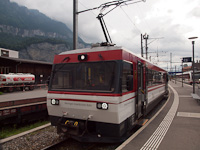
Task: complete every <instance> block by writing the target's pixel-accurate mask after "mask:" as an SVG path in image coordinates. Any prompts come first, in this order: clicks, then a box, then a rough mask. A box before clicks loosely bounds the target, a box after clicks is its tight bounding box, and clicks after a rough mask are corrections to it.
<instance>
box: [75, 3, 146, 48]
mask: <svg viewBox="0 0 200 150" xmlns="http://www.w3.org/2000/svg"><path fill="white" fill-rule="evenodd" d="M133 1H134V0H119V1H112V2H107V3H104V4H101V5H100V6H98V7H94V8H91V9H88V7H86V6H85V5H84V4H83V3H82V2H80V1H79V3H80V4H81V5H82V6H83V7H84V8H86V10H83V11H79V12H77V14H79V13H83V12H86V11H91V12H92V14H93V15H96V14H95V13H94V12H93V10H95V9H101V12H103V11H104V10H105V9H106V8H108V7H110V6H115V7H114V8H112V9H111V10H109V11H107V12H106V13H104V14H103V16H105V15H106V14H108V13H109V12H111V11H112V10H114V9H116V8H117V7H118V6H126V5H129V4H134V3H139V2H142V1H143V2H145V0H138V1H135V2H133ZM122 10H123V9H122ZM123 11H124V10H123ZM124 14H125V15H126V16H127V17H128V19H129V20H130V21H131V23H132V24H133V25H134V26H135V27H136V29H137V31H138V32H139V33H141V31H140V29H138V27H137V26H136V25H135V23H134V22H133V21H132V20H131V19H130V17H129V16H128V14H127V13H126V12H125V11H124ZM109 26H110V25H109ZM110 27H111V28H113V27H112V26H110ZM119 34H121V33H119ZM121 35H122V36H123V37H126V36H124V35H123V34H121ZM136 37H137V36H136ZM134 38H135V37H134ZM127 40H130V39H127ZM131 42H132V41H131ZM134 45H136V46H138V47H139V45H138V44H134Z"/></svg>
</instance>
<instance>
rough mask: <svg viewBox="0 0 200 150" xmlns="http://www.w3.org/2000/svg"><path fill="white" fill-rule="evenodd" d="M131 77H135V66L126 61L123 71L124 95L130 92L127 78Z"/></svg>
mask: <svg viewBox="0 0 200 150" xmlns="http://www.w3.org/2000/svg"><path fill="white" fill-rule="evenodd" d="M129 75H133V64H132V63H131V62H125V61H124V62H123V70H122V93H124V92H128V91H129V89H128V87H127V78H128V76H129Z"/></svg>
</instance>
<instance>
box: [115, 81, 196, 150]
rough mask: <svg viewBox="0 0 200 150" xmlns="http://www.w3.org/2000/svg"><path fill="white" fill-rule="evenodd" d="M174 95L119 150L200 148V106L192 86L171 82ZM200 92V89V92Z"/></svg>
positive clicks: (171, 93) (171, 94)
mask: <svg viewBox="0 0 200 150" xmlns="http://www.w3.org/2000/svg"><path fill="white" fill-rule="evenodd" d="M169 83H170V84H169V87H170V93H169V95H170V97H169V99H168V100H167V102H166V103H165V104H164V106H163V108H162V109H161V110H160V112H159V113H158V114H157V116H155V117H154V116H153V118H154V119H153V120H151V118H150V119H149V121H148V122H147V125H144V126H142V127H141V128H140V132H138V133H137V134H133V135H132V136H131V137H130V138H129V139H127V140H126V141H125V142H124V143H122V144H121V145H120V146H119V147H118V148H116V150H130V149H135V150H145V149H151V150H152V149H154V150H168V149H173V150H175V149H182V150H183V149H184V150H186V149H192V150H199V148H200V142H199V139H200V134H199V133H200V128H199V125H200V105H199V104H198V103H197V102H196V99H194V98H195V97H194V98H193V97H192V96H191V93H192V92H193V88H192V86H191V85H186V84H184V87H182V84H181V83H180V82H177V83H176V84H175V83H174V82H171V81H170V82H169ZM195 96H199V95H198V91H196V95H195ZM196 98H199V97H196Z"/></svg>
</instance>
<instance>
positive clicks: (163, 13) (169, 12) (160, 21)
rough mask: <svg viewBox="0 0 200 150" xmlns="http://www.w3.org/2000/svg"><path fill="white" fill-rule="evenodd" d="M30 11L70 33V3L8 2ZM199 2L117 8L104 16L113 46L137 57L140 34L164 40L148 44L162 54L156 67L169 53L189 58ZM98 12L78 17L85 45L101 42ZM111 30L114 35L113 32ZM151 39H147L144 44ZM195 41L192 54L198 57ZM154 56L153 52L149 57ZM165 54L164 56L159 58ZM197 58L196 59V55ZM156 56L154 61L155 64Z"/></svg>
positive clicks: (154, 1)
mask: <svg viewBox="0 0 200 150" xmlns="http://www.w3.org/2000/svg"><path fill="white" fill-rule="evenodd" d="M11 1H15V2H17V3H18V4H20V5H23V6H26V7H28V8H30V9H38V10H39V11H40V12H42V13H44V14H45V15H47V16H49V17H50V18H52V19H55V20H58V21H61V22H63V23H65V24H66V25H67V26H68V27H69V28H70V29H71V30H72V23H73V20H72V9H73V7H72V6H73V1H72V0H58V1H55V0H48V1H47V0H11ZM107 1H108V0H95V1H94V0H78V2H79V3H78V7H79V8H78V9H79V11H80V10H85V9H88V8H93V7H97V6H99V5H100V4H102V3H105V2H107ZM199 6H200V2H199V0H193V1H192V2H191V0H177V1H174V0H167V1H166V0H159V1H158V0H147V1H146V2H145V3H143V2H142V3H137V4H133V5H127V6H123V7H118V8H116V9H115V10H113V11H112V12H110V13H109V14H107V15H106V16H105V17H104V20H105V22H106V25H107V27H108V30H109V32H110V35H111V38H112V41H113V43H115V44H117V45H118V46H123V47H125V48H127V49H129V50H131V51H133V52H134V53H137V54H138V55H139V56H140V43H141V39H140V34H141V33H142V34H145V33H147V34H148V35H149V37H150V38H158V37H164V38H163V39H159V40H155V41H154V42H152V43H151V44H149V45H148V47H149V51H157V50H158V51H160V52H161V51H166V52H167V53H164V54H162V53H160V58H159V61H160V62H159V63H158V64H159V65H160V66H165V67H166V63H161V60H162V61H168V62H169V59H170V53H173V60H174V61H180V58H181V57H184V56H191V55H192V53H191V41H189V40H188V37H190V36H198V37H199V38H200V28H199V25H200V19H199V17H200V7H199ZM99 13H100V10H94V11H88V12H85V13H82V14H79V15H78V24H79V26H78V33H79V36H80V37H81V38H82V39H83V40H84V41H86V42H88V43H96V42H103V41H105V38H104V35H103V32H102V28H101V26H100V23H99V21H98V19H96V17H97V15H98V14H99ZM113 31H115V32H113ZM152 40H153V39H149V40H148V43H149V42H151V41H152ZM199 41H200V39H197V42H196V45H195V47H196V50H195V52H196V55H199V54H200V51H199V50H200V45H199V44H198V42H199ZM150 55H151V56H152V58H153V56H156V53H155V54H154V53H152V54H149V56H150ZM161 55H165V56H161ZM199 57H200V56H199ZM156 61H157V59H156V57H155V58H154V62H156Z"/></svg>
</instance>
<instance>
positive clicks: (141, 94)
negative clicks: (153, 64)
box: [136, 61, 145, 118]
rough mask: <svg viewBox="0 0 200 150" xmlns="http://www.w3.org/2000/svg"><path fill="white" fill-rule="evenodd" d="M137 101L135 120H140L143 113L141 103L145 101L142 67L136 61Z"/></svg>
mask: <svg viewBox="0 0 200 150" xmlns="http://www.w3.org/2000/svg"><path fill="white" fill-rule="evenodd" d="M137 81H138V88H137V101H136V115H137V118H140V117H141V116H142V113H143V110H142V109H143V102H144V101H145V92H144V66H143V64H142V63H141V62H139V61H138V64H137Z"/></svg>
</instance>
